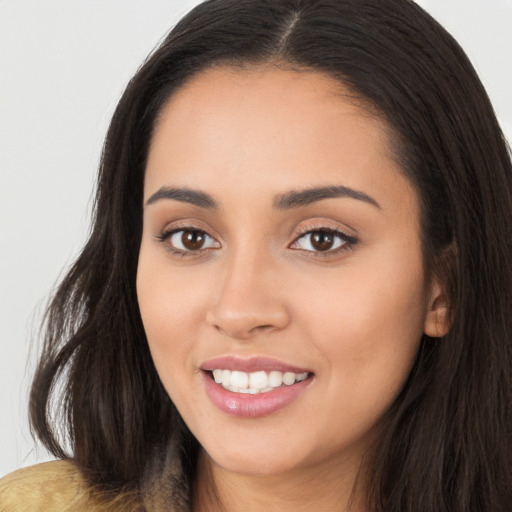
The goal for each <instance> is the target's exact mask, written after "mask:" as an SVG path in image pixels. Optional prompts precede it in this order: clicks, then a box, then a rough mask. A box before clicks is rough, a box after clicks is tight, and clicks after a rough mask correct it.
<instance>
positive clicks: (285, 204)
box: [274, 185, 381, 210]
mask: <svg viewBox="0 0 512 512" xmlns="http://www.w3.org/2000/svg"><path fill="white" fill-rule="evenodd" d="M340 197H348V198H350V199H357V200H359V201H363V202H365V203H368V204H371V205H373V206H375V207H376V208H378V209H379V210H380V209H381V206H380V204H379V203H378V202H377V201H376V200H375V199H374V198H373V197H371V196H369V195H368V194H365V193H364V192H360V191H359V190H354V189H352V188H349V187H344V186H342V185H340V186H332V187H318V188H310V189H306V190H298V191H295V190H292V191H291V192H287V193H286V194H282V195H280V196H277V197H276V199H275V200H274V208H275V209H276V210H289V209H291V208H300V207H301V206H307V205H308V204H311V203H316V202H317V201H321V200H322V199H333V198H340Z"/></svg>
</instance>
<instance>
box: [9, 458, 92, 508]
mask: <svg viewBox="0 0 512 512" xmlns="http://www.w3.org/2000/svg"><path fill="white" fill-rule="evenodd" d="M91 505H92V503H91V501H90V497H89V493H88V491H87V485H86V483H85V481H84V479H83V478H82V475H81V473H80V471H79V470H78V469H77V468H76V467H75V465H74V464H73V463H72V462H70V461H65V460H59V461H53V462H45V463H43V464H37V465H35V466H30V467H27V468H23V469H18V470H17V471H14V472H13V473H10V474H9V475H7V476H5V477H4V478H2V479H0V510H1V511H2V512H23V511H27V510H30V511H32V512H68V511H69V512H71V511H73V512H80V511H82V510H84V511H85V510H91V509H90V508H89V507H90V506H91Z"/></svg>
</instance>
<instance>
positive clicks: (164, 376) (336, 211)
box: [137, 66, 446, 511]
mask: <svg viewBox="0 0 512 512" xmlns="http://www.w3.org/2000/svg"><path fill="white" fill-rule="evenodd" d="M346 94H347V91H344V90H343V89H342V88H341V86H340V84H339V83H338V82H334V81H332V80H331V79H329V78H328V77H326V76H325V75H322V74H320V73H316V72H301V73H298V72H295V71H285V70H280V69H277V68H274V67H271V66H267V67H261V68H252V69H244V70H237V69H231V68H228V67H220V68H215V69H212V70H208V71H206V72H202V73H200V74H199V75H197V76H196V77H195V78H193V79H192V80H191V81H190V82H189V83H187V84H186V85H185V86H184V87H182V88H181V89H180V90H178V91H177V92H176V93H175V94H174V95H173V96H172V97H171V99H170V101H169V102H168V104H167V105H166V106H165V108H164V109H163V111H162V113H161V116H160V118H159V121H158V124H157V126H156V129H155V133H154V137H153V140H152V143H151V146H150V151H149V157H148V162H147V170H146V176H145V184H144V198H145V199H144V201H145V206H144V227H143V236H142V244H141V248H140V258H139V267H138V275H137V293H138V299H139V305H140V311H141V315H142V319H143V323H144V327H145V330H146V334H147V338H148V342H149V346H150V349H151V353H152V356H153V359H154V362H155V365H156V369H157V371H158V373H159V376H160V378H161V380H162V383H163V385H164V386H165V389H166V390H167V392H168V393H169V395H170V397H171V398H172V400H173V402H174V403H175V404H176V407H177V408H178V410H179V411H180V413H181V415H182V416H183V418H184V420H185V422H186V423H187V425H188V426H189V428H190V430H191V431H192V432H193V434H194V435H195V436H196V438H197V439H198V440H199V442H200V443H201V445H202V447H203V448H204V451H205V453H204V454H203V455H202V456H201V458H200V462H199V474H200V478H199V479H198V485H197V491H196V503H195V510H213V509H212V508H208V507H209V506H210V507H211V503H210V504H209V502H208V498H206V497H205V496H206V495H207V489H206V488H205V486H207V485H209V486H213V487H214V488H215V490H216V493H217V495H218V496H219V498H220V499H221V501H222V502H223V505H224V507H225V510H245V511H252V510H258V511H261V510H273V511H276V510H287V511H288V510H295V511H297V510H299V511H301V510H308V511H309V510H311V509H312V507H313V506H316V507H317V509H318V510H343V509H344V508H345V507H346V506H347V503H348V502H349V495H350V492H351V490H352V488H353V485H354V481H355V477H356V474H357V471H358V469H359V466H360V463H361V459H362V456H363V454H364V452H365V450H366V449H367V448H368V446H369V444H370V443H371V442H372V441H373V440H374V438H375V431H376V429H377V427H378V424H379V420H380V419H381V418H382V416H383V414H384V413H385V412H386V410H387V409H388V408H389V407H390V405H391V404H392V403H393V401H394V399H395V398H396V396H397V394H398V393H399V391H400V389H401V388H402V386H403V384H404V382H405V380H406V378H407V375H408V373H409V371H410V369H411V367H412V364H413V362H414V359H415V356H416V353H417V350H418V346H419V342H420V339H421V336H422V333H423V332H426V333H428V334H430V335H432V336H439V335H442V334H444V332H443V330H444V329H445V327H446V326H445V325H444V323H443V321H442V320H443V312H442V309H443V308H442V306H443V292H442V287H441V286H440V284H439V283H437V282H436V281H435V280H434V281H432V280H429V279H427V278H426V277H425V271H424V267H423V263H422V253H421V245H420V231H419V211H418V200H417V197H416V194H415V191H414V189H413V187H412V185H411V184H410V183H409V181H408V180H407V179H406V178H405V177H404V175H403V173H402V172H401V169H400V168H399V166H398V164H397V163H396V161H395V159H394V158H393V155H392V154H391V151H390V150H389V140H388V129H387V127H386V125H385V123H383V122H382V121H381V120H379V119H378V118H377V117H376V116H372V115H370V114H369V113H368V110H362V109H361V108H359V107H358V106H357V105H356V104H355V102H354V101H353V100H349V99H348V98H347V96H346ZM335 187H338V188H337V189H335ZM340 187H344V188H340ZM309 189H322V191H321V192H320V193H318V194H316V195H314V194H302V196H299V197H298V198H297V197H294V195H293V194H294V193H296V192H303V191H306V190H309ZM191 191H192V192H191ZM334 192H335V193H334ZM218 358H223V359H221V361H220V362H219V360H218ZM255 358H263V361H262V360H261V359H259V360H258V359H256V360H255ZM212 361H213V364H212ZM237 361H238V362H240V361H242V362H241V363H239V366H240V367H241V369H242V370H243V369H244V368H249V367H250V368H253V367H255V366H258V365H260V366H263V368H262V370H267V371H268V370H269V368H268V365H270V366H272V365H277V367H279V366H280V365H281V366H283V365H288V367H296V368H298V369H306V370H307V372H308V378H307V380H306V381H303V382H301V383H300V386H301V388H300V389H299V390H298V391H297V392H294V393H295V396H293V397H292V398H289V399H287V400H285V402H286V403H285V404H284V405H282V406H279V407H277V408H276V409H275V410H272V411H270V412H267V411H263V412H262V409H261V407H259V406H258V404H257V402H244V404H245V403H249V404H255V405H249V406H248V407H249V409H250V411H251V412H253V413H254V414H251V413H247V414H245V413H244V414H242V415H237V414H233V413H230V412H229V410H225V408H224V409H223V408H222V407H220V406H219V403H216V402H215V400H213V399H212V394H211V392H209V391H208V389H207V388H208V386H214V387H215V389H217V390H220V391H219V393H221V394H222V393H224V395H221V399H220V402H222V399H223V398H222V397H224V398H225V396H226V394H228V393H231V395H232V396H233V397H234V400H235V402H236V400H239V403H241V402H240V400H242V398H240V397H241V395H240V394H236V393H232V392H230V391H226V390H224V389H222V388H221V387H220V385H219V384H215V383H214V382H213V381H212V380H211V378H212V377H211V371H207V370H212V369H213V367H215V365H217V366H220V369H223V368H222V365H223V364H224V366H227V365H230V366H231V367H232V369H233V368H235V369H236V367H237V364H238V363H237ZM251 365H252V366H251ZM265 365H267V366H265ZM294 386H297V384H295V385H292V386H290V388H294ZM210 391H211V390H210ZM272 393H274V391H271V392H269V393H268V394H269V395H272ZM283 393H285V394H286V393H287V391H284V392H283ZM245 396H246V395H244V397H245ZM235 397H238V398H235ZM260 398H261V397H260ZM249 400H252V399H249ZM235 402H234V403H235ZM206 475H208V478H206ZM361 492H362V491H361V490H360V489H358V490H357V491H356V494H355V499H354V501H353V506H352V507H351V509H350V510H354V511H356V510H357V511H362V510H364V507H363V505H362V502H363V500H362V495H361Z"/></svg>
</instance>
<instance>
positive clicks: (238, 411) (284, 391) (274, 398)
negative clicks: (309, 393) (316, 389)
mask: <svg viewBox="0 0 512 512" xmlns="http://www.w3.org/2000/svg"><path fill="white" fill-rule="evenodd" d="M202 374H203V381H204V384H205V388H206V393H207V395H208V396H209V398H210V400H211V401H212V402H213V404H214V405H216V406H217V407H218V408H219V409H220V410H221V411H223V412H225V413H227V414H230V415H232V416H239V417H242V418H258V417H260V416H266V415H268V414H272V413H273V412H276V411H279V410H280V409H283V408H284V407H286V406H287V405H289V404H290V403H292V402H293V401H294V400H295V399H296V398H297V397H298V396H299V395H300V394H301V393H302V392H303V391H304V390H305V389H306V387H307V386H308V385H309V384H310V383H311V380H312V378H311V377H308V378H307V379H306V380H303V381H301V382H297V383H295V384H292V385H291V386H281V387H279V388H276V389H274V390H272V391H269V392H267V393H258V394H256V395H250V394H245V393H234V392H233V391H229V390H227V389H224V388H223V387H222V386H221V385H220V384H217V383H216V382H215V381H214V380H213V379H212V377H211V373H210V372H205V371H203V372H202Z"/></svg>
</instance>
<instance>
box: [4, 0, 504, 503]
mask: <svg viewBox="0 0 512 512" xmlns="http://www.w3.org/2000/svg"><path fill="white" fill-rule="evenodd" d="M511 196H512V168H511V162H510V156H509V153H508V151H507V147H506V144H505V142H504V139H503V136H502V134H501V131H500V129H499V126H498V124H497V122H496V120H495V117H494V114H493V111H492V108H491V106H490V104H489V101H488V99H487V96H486V94H485V91H484V89H483V87H482V85H481V84H480V82H479V80H478V78H477V77H476V74H475V72H474V70H473V69H472V67H471V65H470V64H469V62H468V60H467V58H466V57H465V55H464V54H463V52H462V50H461V49H460V48H459V46H458V45H457V44H456V43H455V41H454V40H453V39H452V38H451V37H450V36H449V35H448V34H447V33H446V32H445V31H444V30H443V29H442V28H441V27H440V26H439V25H438V24H437V23H436V22H435V21H433V20H432V19H431V18H430V17H429V16H428V15H427V14H425V13H424V12H423V11H422V10H421V9H420V8H419V7H418V6H416V5H415V4H414V3H412V2H409V1H407V0H394V1H392V2H390V1H386V2H384V1H382V0H363V1H361V0H357V1H355V0H352V1H350V0H344V1H318V0H317V1H314V0H286V1H281V2H272V1H270V0H267V1H258V2H254V1H249V0H236V1H235V0H220V1H211V2H206V3H204V4H202V5H200V6H199V7H197V8H196V9H194V10H193V11H192V12H191V13H190V14H189V15H188V16H186V17H185V18H184V19H183V20H182V21H181V22H180V23H179V24H178V25H177V26H176V27H175V29H174V30H173V31H172V32H171V34H170V35H169V37H168V38H167V39H166V40H165V41H164V42H163V44H162V45H161V46H160V48H159V49H158V50H157V51H156V52H155V53H154V54H153V55H152V56H151V57H150V58H149V60H148V61H147V62H146V63H145V64H144V65H143V66H142V68H141V69H140V70H139V72H138V73H137V74H136V76H135V77H134V79H133V80H132V81H131V82H130V84H129V85H128V87H127V89H126V92H125V94H124V96H123V98H122V99H121V101H120V104H119V106H118V108H117V110H116V113H115V115H114V118H113V120H112V123H111V126H110V129H109V132H108V135H107V140H106V143H105V148H104V154H103V161H102V165H101V171H100V176H99V184H98V195H97V203H96V213H95V221H94V228H93V231H92V234H91V237H90V239H89V241H88V243H87V244H86V246H85V248H84V250H83V252H82V254H81V255H80V257H79V258H78V260H77V262H76V263H75V265H74V266H73V268H72V270H71V271H70V273H69V274H68V276H67V277H66V278H65V280H64V281H63V283H62V285H61V287H60V288H59V290H58V292H57V294H56V295H55V297H54V299H53V302H52V304H51V305H50V308H49V310H48V316H47V334H46V346H45V351H44V353H43V355H42V358H41V362H40V365H39V368H38V371H37V374H36V376H35V379H34V383H33V388H32V395H31V419H32V425H33V428H34V430H35V432H36V433H37V435H38V436H39V438H40V439H41V440H42V441H43V442H44V444H45V445H46V446H47V447H48V448H49V449H50V451H51V452H52V453H53V454H54V455H56V456H57V457H58V458H61V459H64V460H63V461H61V462H55V463H50V464H49V465H45V466H44V467H37V466H36V467H34V468H29V469H28V470H22V471H20V472H18V473H14V474H13V475H11V476H8V477H7V478H6V479H4V481H3V483H2V487H0V504H1V505H2V507H3V508H2V510H4V509H5V510H17V509H20V507H23V506H24V507H26V508H28V509H31V508H32V509H35V508H37V507H41V506H46V507H49V508H48V509H49V510H90V509H94V510H173V511H178V510H179V511H181V510H193V511H195V512H197V511H209V510H226V511H232V510H248V511H250V510H262V509H265V508H268V509H271V510H284V509H285V508H286V509H289V508H291V507H294V508H295V509H296V510H306V509H307V510H310V509H311V508H312V507H316V508H318V509H319V510H329V511H331V510H333V511H334V510H350V511H351V512H370V511H372V512H373V511H386V512H390V511H396V512H398V511H400V512H407V511H417V510H422V511H432V512H434V511H436V512H439V511H450V512H458V511H460V512H462V511H471V512H473V511H508V510H510V509H511V506H512V496H511V489H512V486H511V482H510V475H511V474H512V472H511V467H510V465H511V457H510V456H511V435H510V419H511V414H510V413H511V403H510V401H511V387H510V377H511V357H510V356H511V344H510V340H511V333H512V324H511V318H510V307H511V305H512V298H511V295H512V258H511V254H512V250H511V249H512V236H511V234H512V233H511V225H510V215H511V213H512V197H511ZM62 385H65V387H62V388H59V386H62ZM57 389H61V390H63V401H62V402H61V404H62V407H61V411H60V412H61V413H62V412H63V413H64V418H65V420H66V423H65V429H64V435H65V437H66V439H68V440H69V441H70V443H71V452H70V453H67V452H66V450H65V449H64V448H63V447H62V444H61V442H60V437H59V435H60V433H59V431H57V430H56V429H55V427H54V424H55V422H54V419H53V415H52V411H53V405H52V404H54V403H55V398H54V395H55V391H56V390H57ZM27 489H28V492H27ZM48 503H50V505H48ZM16 507H18V508H16ZM21 509H22V508H21Z"/></svg>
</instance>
